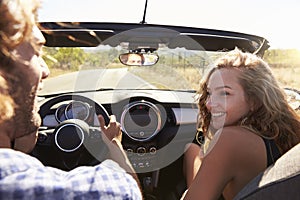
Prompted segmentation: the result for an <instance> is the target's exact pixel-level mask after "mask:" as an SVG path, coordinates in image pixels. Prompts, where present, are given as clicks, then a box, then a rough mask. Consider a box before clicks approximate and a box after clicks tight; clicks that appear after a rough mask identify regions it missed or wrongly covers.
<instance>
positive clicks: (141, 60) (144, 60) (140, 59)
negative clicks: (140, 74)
mask: <svg viewBox="0 0 300 200" xmlns="http://www.w3.org/2000/svg"><path fill="white" fill-rule="evenodd" d="M119 60H120V62H121V63H122V64H124V65H128V66H151V65H154V64H156V63H157V61H158V55H157V54H154V53H124V54H121V55H120V56H119Z"/></svg>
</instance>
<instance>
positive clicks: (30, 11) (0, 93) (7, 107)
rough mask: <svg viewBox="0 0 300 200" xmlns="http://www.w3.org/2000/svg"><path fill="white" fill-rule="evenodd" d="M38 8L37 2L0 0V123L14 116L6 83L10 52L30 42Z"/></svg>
mask: <svg viewBox="0 0 300 200" xmlns="http://www.w3.org/2000/svg"><path fill="white" fill-rule="evenodd" d="M39 6H40V1H39V0H0V123H2V122H3V121H4V120H7V119H9V118H10V117H12V116H13V114H14V106H15V105H14V102H13V100H12V98H11V97H10V96H9V94H8V88H7V87H8V86H7V82H6V78H8V77H11V76H12V75H11V74H10V71H11V70H12V69H11V67H12V66H14V65H12V63H13V62H14V60H15V58H14V56H13V54H12V51H13V50H14V49H15V48H16V47H17V46H18V45H20V44H21V43H23V42H24V41H29V42H31V41H32V30H33V26H34V25H35V24H36V20H37V10H38V8H39Z"/></svg>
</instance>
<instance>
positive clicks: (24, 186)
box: [0, 0, 142, 199]
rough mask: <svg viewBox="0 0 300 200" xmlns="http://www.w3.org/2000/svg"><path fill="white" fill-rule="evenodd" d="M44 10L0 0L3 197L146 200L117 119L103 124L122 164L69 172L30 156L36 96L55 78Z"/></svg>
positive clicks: (29, 0) (33, 1)
mask: <svg viewBox="0 0 300 200" xmlns="http://www.w3.org/2000/svg"><path fill="white" fill-rule="evenodd" d="M38 7H39V1H38V0H26V1H22V0H0V83H1V85H0V108H1V111H0V114H1V117H0V130H1V132H0V199H37V198H38V199H45V198H46V199H56V198H58V199H75V198H77V199H100V198H101V199H141V198H142V195H141V192H140V190H139V187H138V183H137V181H138V179H137V177H136V175H135V173H134V170H133V168H132V166H131V165H130V163H129V161H128V159H127V157H126V154H125V153H124V151H123V148H122V146H121V131H120V125H119V124H118V123H117V122H116V120H115V117H114V116H111V121H110V123H109V125H108V126H105V125H104V119H103V117H102V116H99V120H100V124H101V129H102V131H103V133H104V134H105V136H106V137H107V138H105V140H106V141H108V144H107V145H108V147H109V149H110V155H111V158H112V159H113V160H115V161H117V162H118V164H117V163H116V162H115V161H113V160H105V161H103V162H102V163H101V164H99V165H97V166H94V167H78V168H76V169H74V170H72V171H70V172H65V171H61V170H59V169H55V168H51V167H45V166H43V165H42V164H41V162H39V161H38V160H37V159H35V158H33V157H31V156H29V155H27V154H25V153H28V152H30V151H31V150H32V149H33V148H34V146H35V142H36V138H37V133H38V128H39V126H40V123H41V119H40V116H39V114H38V110H39V108H38V106H37V103H36V99H37V98H36V94H37V91H38V90H39V89H41V85H42V84H41V82H42V81H43V79H45V78H46V77H47V76H48V75H49V70H48V67H47V65H46V64H45V62H44V61H43V59H42V58H41V54H42V47H43V44H44V43H45V39H44V37H43V35H42V33H41V32H40V30H39V29H38V27H37V25H36V17H37V9H38ZM120 166H121V167H122V168H121V167H120ZM125 170H126V171H125Z"/></svg>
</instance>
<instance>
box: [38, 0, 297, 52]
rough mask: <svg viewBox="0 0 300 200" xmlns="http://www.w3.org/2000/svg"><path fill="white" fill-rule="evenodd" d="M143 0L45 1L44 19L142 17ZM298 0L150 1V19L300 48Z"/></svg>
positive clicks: (41, 16)
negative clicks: (245, 35) (235, 33)
mask: <svg viewBox="0 0 300 200" xmlns="http://www.w3.org/2000/svg"><path fill="white" fill-rule="evenodd" d="M144 4H145V0H106V1H104V0H43V3H42V8H41V9H40V11H39V20H40V21H99V22H133V23H138V22H140V21H142V18H143V12H144V10H143V9H144ZM299 10H300V1H299V0H205V1H204V0H148V10H147V15H146V22H147V23H148V24H168V25H184V26H192V27H201V28H213V29H221V30H230V31H237V32H243V33H249V34H254V35H259V36H262V37H265V38H267V39H268V40H269V43H270V45H271V48H297V49H300V28H299V26H300V22H299V21H300V11H299Z"/></svg>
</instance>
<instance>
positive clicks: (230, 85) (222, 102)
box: [206, 68, 250, 129]
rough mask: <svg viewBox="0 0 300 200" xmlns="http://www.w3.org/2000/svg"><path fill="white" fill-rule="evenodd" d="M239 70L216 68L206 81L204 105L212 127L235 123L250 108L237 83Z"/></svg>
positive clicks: (216, 127) (217, 127)
mask: <svg viewBox="0 0 300 200" xmlns="http://www.w3.org/2000/svg"><path fill="white" fill-rule="evenodd" d="M240 73H242V72H240V71H239V70H237V69H234V68H232V69H226V68H222V69H218V70H216V71H215V72H213V73H212V75H211V77H210V78H209V81H208V87H207V88H208V89H207V90H208V97H207V101H206V107H207V109H208V110H209V112H210V113H211V123H210V124H211V125H212V126H213V128H214V129H220V128H222V127H225V126H232V125H236V123H237V122H238V121H239V120H240V119H242V118H243V117H245V116H246V115H247V113H248V112H249V110H250V105H249V103H248V102H247V98H246V96H245V92H244V90H243V88H242V86H241V85H240V83H239V79H238V77H239V75H240Z"/></svg>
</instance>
